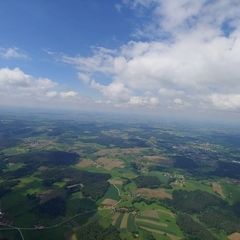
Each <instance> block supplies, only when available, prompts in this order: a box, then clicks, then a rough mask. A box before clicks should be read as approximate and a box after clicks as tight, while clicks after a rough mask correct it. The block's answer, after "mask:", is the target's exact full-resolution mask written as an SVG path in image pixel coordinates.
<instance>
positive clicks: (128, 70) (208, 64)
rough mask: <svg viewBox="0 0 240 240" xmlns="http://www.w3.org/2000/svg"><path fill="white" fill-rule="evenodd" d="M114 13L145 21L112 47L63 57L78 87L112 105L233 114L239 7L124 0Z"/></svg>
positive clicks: (239, 74)
mask: <svg viewBox="0 0 240 240" xmlns="http://www.w3.org/2000/svg"><path fill="white" fill-rule="evenodd" d="M121 7H122V8H123V7H130V8H132V10H133V11H138V12H140V13H141V14H144V13H145V12H146V11H148V12H150V16H151V17H150V20H148V21H146V22H145V24H144V25H142V26H139V28H138V29H136V33H135V35H136V36H137V38H135V40H134V41H130V42H128V43H126V44H124V45H122V46H120V47H119V48H117V49H106V48H101V47H100V48H99V47H98V48H94V50H93V54H92V56H88V57H85V56H63V57H62V61H64V62H65V63H68V64H72V65H74V66H75V67H76V68H77V70H78V76H79V79H80V80H81V81H83V82H84V83H85V84H87V85H89V86H90V87H91V88H93V89H95V90H97V91H99V93H101V94H102V96H103V99H104V100H105V101H107V102H111V103H112V104H114V105H116V106H137V105H138V106H148V107H151V108H152V107H162V108H170V109H174V108H177V109H179V107H181V108H183V107H184V108H194V109H195V108H200V109H212V108H215V109H222V110H240V100H239V99H240V79H239V78H240V68H239V63H240V2H239V1H236V0H232V1H229V0H221V1H217V0H215V1H214V0H211V1H210V0H178V1H176V0H124V1H123V4H122V6H121ZM143 36H144V38H145V39H148V40H144V41H143V40H141V39H143V38H142V37H143ZM99 76H101V77H99ZM104 77H105V78H107V79H111V81H109V82H108V83H103V81H102V79H103V78H104Z"/></svg>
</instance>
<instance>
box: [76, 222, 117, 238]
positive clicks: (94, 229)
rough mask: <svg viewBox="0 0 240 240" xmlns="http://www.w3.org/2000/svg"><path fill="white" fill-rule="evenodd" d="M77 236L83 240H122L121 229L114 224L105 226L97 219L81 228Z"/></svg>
mask: <svg viewBox="0 0 240 240" xmlns="http://www.w3.org/2000/svg"><path fill="white" fill-rule="evenodd" d="M77 238H78V239H81V240H120V236H119V231H118V230H117V229H116V228H115V227H114V226H110V227H108V228H103V227H102V226H101V225H100V224H99V223H98V222H97V221H96V220H94V221H91V222H90V223H88V224H86V225H84V226H82V227H81V228H79V230H78V231H77Z"/></svg>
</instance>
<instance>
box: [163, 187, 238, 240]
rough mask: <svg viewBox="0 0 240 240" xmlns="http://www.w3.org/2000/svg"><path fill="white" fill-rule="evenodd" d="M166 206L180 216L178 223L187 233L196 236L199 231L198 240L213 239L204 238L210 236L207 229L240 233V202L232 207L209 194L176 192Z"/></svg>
mask: <svg viewBox="0 0 240 240" xmlns="http://www.w3.org/2000/svg"><path fill="white" fill-rule="evenodd" d="M165 204H167V206H168V207H170V208H172V210H173V211H175V212H176V213H178V214H180V215H179V219H178V223H179V226H180V227H181V228H182V230H183V231H184V232H185V233H187V234H188V235H192V236H194V235H195V234H196V231H199V232H197V234H198V235H200V236H201V237H199V238H196V239H212V238H206V236H207V235H206V236H205V238H204V237H203V236H204V234H209V233H207V228H211V229H216V230H217V231H225V233H226V234H231V233H233V232H237V231H240V202H238V203H235V204H234V205H233V206H231V205H229V204H228V203H227V202H225V201H224V200H222V199H221V198H219V197H218V196H216V195H214V194H210V193H208V192H204V191H200V190H196V191H185V190H177V191H176V190H175V191H174V192H173V198H172V200H167V201H165ZM188 214H189V215H195V216H196V217H197V219H198V220H199V221H200V222H201V223H202V224H200V223H198V222H195V223H194V221H193V219H191V218H189V215H188ZM184 218H186V220H184ZM190 223H191V224H190ZM196 229H197V230H196ZM203 232H204V234H203ZM200 233H201V234H200ZM190 239H195V238H190Z"/></svg>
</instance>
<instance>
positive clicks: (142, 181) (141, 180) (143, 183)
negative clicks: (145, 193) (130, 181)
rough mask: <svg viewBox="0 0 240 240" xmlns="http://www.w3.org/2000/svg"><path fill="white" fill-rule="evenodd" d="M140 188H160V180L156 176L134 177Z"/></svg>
mask: <svg viewBox="0 0 240 240" xmlns="http://www.w3.org/2000/svg"><path fill="white" fill-rule="evenodd" d="M134 182H135V183H136V185H137V187H138V188H158V187H159V186H160V185H161V182H160V180H159V179H158V178H157V177H155V176H138V177H136V178H135V179H134Z"/></svg>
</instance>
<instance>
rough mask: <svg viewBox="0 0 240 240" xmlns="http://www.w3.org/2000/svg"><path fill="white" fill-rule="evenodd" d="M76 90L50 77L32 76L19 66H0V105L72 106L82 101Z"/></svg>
mask: <svg viewBox="0 0 240 240" xmlns="http://www.w3.org/2000/svg"><path fill="white" fill-rule="evenodd" d="M84 101H85V99H83V98H82V97H81V96H79V94H78V93H77V92H76V91H72V90H70V91H69V90H65V89H63V87H62V86H59V84H58V83H57V82H55V81H53V80H51V79H48V78H41V77H37V78H36V77H33V76H31V75H29V74H26V73H25V72H23V71H22V70H21V69H20V68H13V69H11V68H0V103H1V105H15V106H16V105H23V106H26V105H27V106H45V107H50V106H51V107H53V106H56V105H59V106H65V105H67V104H69V103H71V105H68V106H70V107H72V106H73V105H74V104H75V105H76V106H78V105H79V104H80V103H82V102H84Z"/></svg>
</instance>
